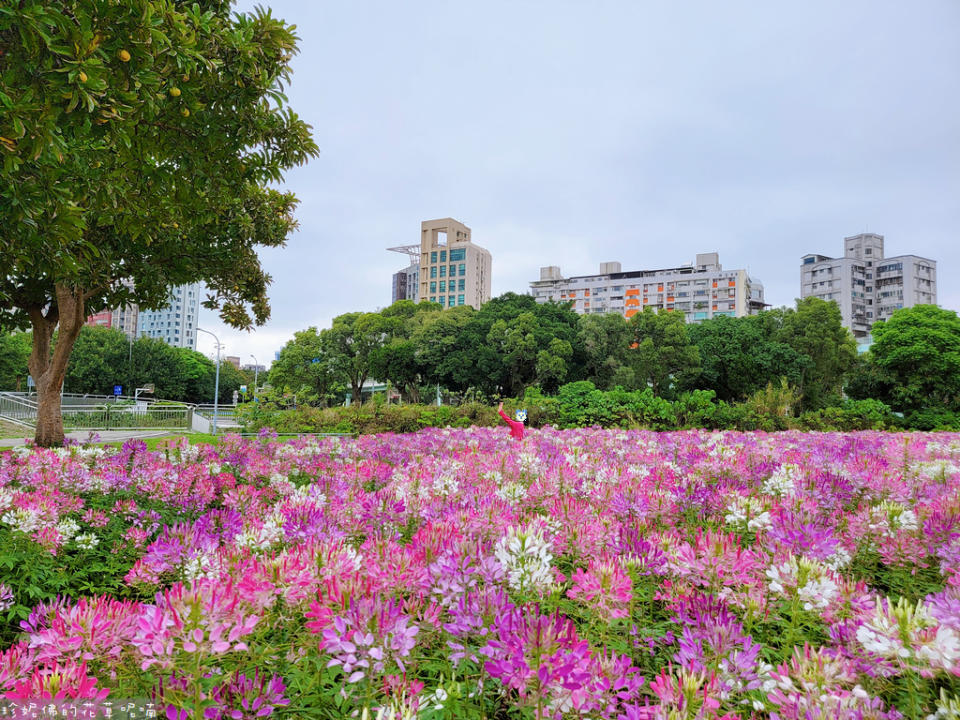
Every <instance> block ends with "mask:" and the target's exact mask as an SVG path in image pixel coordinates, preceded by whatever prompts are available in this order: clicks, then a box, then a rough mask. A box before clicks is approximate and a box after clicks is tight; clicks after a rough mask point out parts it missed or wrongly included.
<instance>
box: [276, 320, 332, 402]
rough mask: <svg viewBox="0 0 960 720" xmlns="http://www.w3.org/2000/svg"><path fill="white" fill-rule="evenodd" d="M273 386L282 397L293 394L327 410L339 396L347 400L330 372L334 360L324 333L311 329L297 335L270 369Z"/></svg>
mask: <svg viewBox="0 0 960 720" xmlns="http://www.w3.org/2000/svg"><path fill="white" fill-rule="evenodd" d="M269 378H270V384H271V385H272V386H273V387H274V389H276V390H278V391H279V392H281V393H292V394H293V395H294V396H296V397H297V398H298V399H299V400H300V401H301V402H307V403H311V404H312V403H316V404H318V405H322V406H327V405H328V404H330V403H332V402H333V401H334V400H335V398H336V396H339V400H341V401H342V400H343V393H342V392H340V390H341V389H342V388H343V385H342V384H338V383H337V382H336V380H335V378H334V375H333V372H332V370H331V368H330V358H329V356H328V354H327V350H326V349H325V348H324V346H323V341H322V339H321V336H320V332H319V331H318V330H317V328H316V327H308V328H307V329H306V330H300V331H299V332H296V333H294V334H293V339H292V340H290V341H288V342H287V344H286V345H284V346H283V349H282V350H281V351H280V356H279V357H278V358H277V359H276V360H275V361H274V363H273V365H272V366H271V367H270V375H269Z"/></svg>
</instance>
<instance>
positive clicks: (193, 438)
mask: <svg viewBox="0 0 960 720" xmlns="http://www.w3.org/2000/svg"><path fill="white" fill-rule="evenodd" d="M182 437H185V438H186V439H187V442H189V443H190V444H191V445H199V444H200V443H207V444H209V445H216V444H217V443H218V442H219V439H220V437H223V436H222V435H221V436H219V437H218V436H216V435H209V434H206V433H184V434H182V435H164V436H163V437H151V438H143V441H144V442H145V443H146V444H147V450H159V449H160V447H161V445H164V444H166V443H167V442H169V441H171V440H179V439H180V438H182ZM295 437H296V435H280V436H279V438H278V439H279V440H292V439H293V438H295ZM97 444H98V445H99V446H101V447H116V448H119V447H120V446H121V445H122V444H123V443H122V442H106V443H97Z"/></svg>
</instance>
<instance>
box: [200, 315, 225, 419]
mask: <svg viewBox="0 0 960 720" xmlns="http://www.w3.org/2000/svg"><path fill="white" fill-rule="evenodd" d="M197 332H202V333H206V334H207V335H209V336H211V337H212V338H213V339H214V340H216V342H217V376H216V380H214V383H213V434H214V435H216V434H217V411H218V409H219V399H220V338H218V337H217V336H216V335H214V334H213V333H212V332H210V331H209V330H204V329H203V328H200V327H198V328H197Z"/></svg>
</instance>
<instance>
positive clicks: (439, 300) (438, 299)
mask: <svg viewBox="0 0 960 720" xmlns="http://www.w3.org/2000/svg"><path fill="white" fill-rule="evenodd" d="M437 302H438V303H440V305H443V295H441V296H440V297H438V298H437Z"/></svg>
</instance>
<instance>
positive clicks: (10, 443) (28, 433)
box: [0, 428, 176, 449]
mask: <svg viewBox="0 0 960 720" xmlns="http://www.w3.org/2000/svg"><path fill="white" fill-rule="evenodd" d="M94 432H95V433H96V434H97V435H98V436H99V438H100V439H99V440H98V442H102V443H114V442H123V441H124V440H130V439H131V438H140V439H143V438H151V437H165V436H167V435H175V434H176V433H172V432H171V431H170V430H100V431H96V430H95V431H94ZM28 437H29V438H32V437H33V431H32V430H30V429H29V428H23V437H22V438H0V449H2V448H8V447H16V446H17V445H24V444H26V438H28ZM67 437H68V438H71V439H73V440H80V441H81V442H83V441H84V440H86V439H87V438H88V437H90V431H89V430H77V431H75V432H69V433H67Z"/></svg>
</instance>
